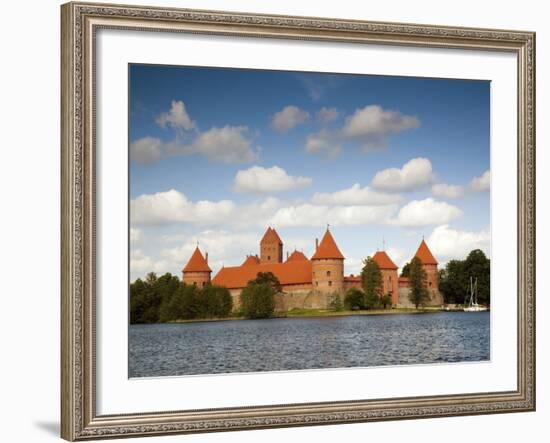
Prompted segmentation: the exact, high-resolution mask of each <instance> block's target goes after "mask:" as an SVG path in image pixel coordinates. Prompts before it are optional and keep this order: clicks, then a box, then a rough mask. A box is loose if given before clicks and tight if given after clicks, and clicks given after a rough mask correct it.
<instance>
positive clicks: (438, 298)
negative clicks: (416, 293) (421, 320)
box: [397, 286, 443, 308]
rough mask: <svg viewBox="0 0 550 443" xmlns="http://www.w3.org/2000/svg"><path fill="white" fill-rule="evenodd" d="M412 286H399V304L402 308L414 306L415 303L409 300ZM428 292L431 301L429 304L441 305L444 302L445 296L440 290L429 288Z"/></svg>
mask: <svg viewBox="0 0 550 443" xmlns="http://www.w3.org/2000/svg"><path fill="white" fill-rule="evenodd" d="M410 293H411V288H410V287H408V286H399V300H398V303H397V306H398V307H400V308H414V304H413V303H411V302H410V301H409V294H410ZM428 294H429V295H430V301H429V302H428V303H426V304H427V305H432V306H440V305H442V304H443V297H442V295H441V293H440V292H439V290H434V289H431V288H428Z"/></svg>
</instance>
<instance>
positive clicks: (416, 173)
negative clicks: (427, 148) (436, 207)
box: [371, 157, 433, 192]
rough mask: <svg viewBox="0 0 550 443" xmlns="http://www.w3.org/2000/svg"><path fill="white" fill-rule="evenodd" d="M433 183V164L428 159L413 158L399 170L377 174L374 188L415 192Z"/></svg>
mask: <svg viewBox="0 0 550 443" xmlns="http://www.w3.org/2000/svg"><path fill="white" fill-rule="evenodd" d="M432 181H433V173H432V163H431V162H430V160H428V159H427V158H422V157H419V158H413V159H412V160H409V161H408V162H407V163H405V164H404V165H403V167H402V168H401V169H399V168H388V169H384V170H382V171H379V172H377V173H376V175H375V176H374V178H373V179H372V183H371V185H372V187H374V188H376V189H380V190H383V191H389V192H398V191H414V190H416V189H420V188H423V187H425V186H427V185H429V184H430V183H431V182H432Z"/></svg>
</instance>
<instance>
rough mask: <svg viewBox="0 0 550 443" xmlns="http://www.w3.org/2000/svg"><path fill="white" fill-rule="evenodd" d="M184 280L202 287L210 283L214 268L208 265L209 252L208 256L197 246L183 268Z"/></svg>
mask: <svg viewBox="0 0 550 443" xmlns="http://www.w3.org/2000/svg"><path fill="white" fill-rule="evenodd" d="M182 271H183V278H182V280H183V282H184V283H185V284H188V285H197V286H198V287H200V288H202V287H204V286H206V285H207V284H209V283H210V275H211V274H212V269H210V266H208V252H207V253H206V258H205V257H203V255H202V252H201V250H200V249H199V247H198V246H197V247H196V248H195V252H193V255H191V258H190V259H189V261H188V262H187V264H186V265H185V267H184V268H183V270H182Z"/></svg>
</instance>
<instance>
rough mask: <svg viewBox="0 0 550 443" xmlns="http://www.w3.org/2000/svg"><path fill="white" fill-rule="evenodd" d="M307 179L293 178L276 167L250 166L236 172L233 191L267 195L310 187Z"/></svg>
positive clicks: (310, 181) (310, 180) (309, 181)
mask: <svg viewBox="0 0 550 443" xmlns="http://www.w3.org/2000/svg"><path fill="white" fill-rule="evenodd" d="M311 183H312V179H311V178H309V177H294V176H292V175H288V174H287V172H286V171H285V170H284V169H282V168H280V167H278V166H272V167H271V168H263V167H261V166H252V167H251V168H249V169H245V170H241V171H239V172H237V175H236V176H235V179H234V181H233V191H235V192H248V193H254V194H268V193H276V192H283V191H288V190H290V189H296V188H303V187H306V186H310V185H311Z"/></svg>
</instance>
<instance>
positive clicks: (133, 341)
mask: <svg viewBox="0 0 550 443" xmlns="http://www.w3.org/2000/svg"><path fill="white" fill-rule="evenodd" d="M489 319H490V315H489V313H488V312H479V313H463V312H440V313H430V314H416V315H411V314H403V315H402V314H392V315H367V316H348V317H321V318H288V319H286V318H280V319H271V320H243V321H222V322H203V323H180V324H158V325H131V326H130V335H129V345H130V352H129V372H130V377H150V376H167V375H186V374H187V375H189V374H216V373H228V372H257V371H281V370H295V369H317V368H344V367H357V366H383V365H403V364H418V363H437V362H463V361H482V360H489V358H490V353H489V325H490V321H489Z"/></svg>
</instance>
